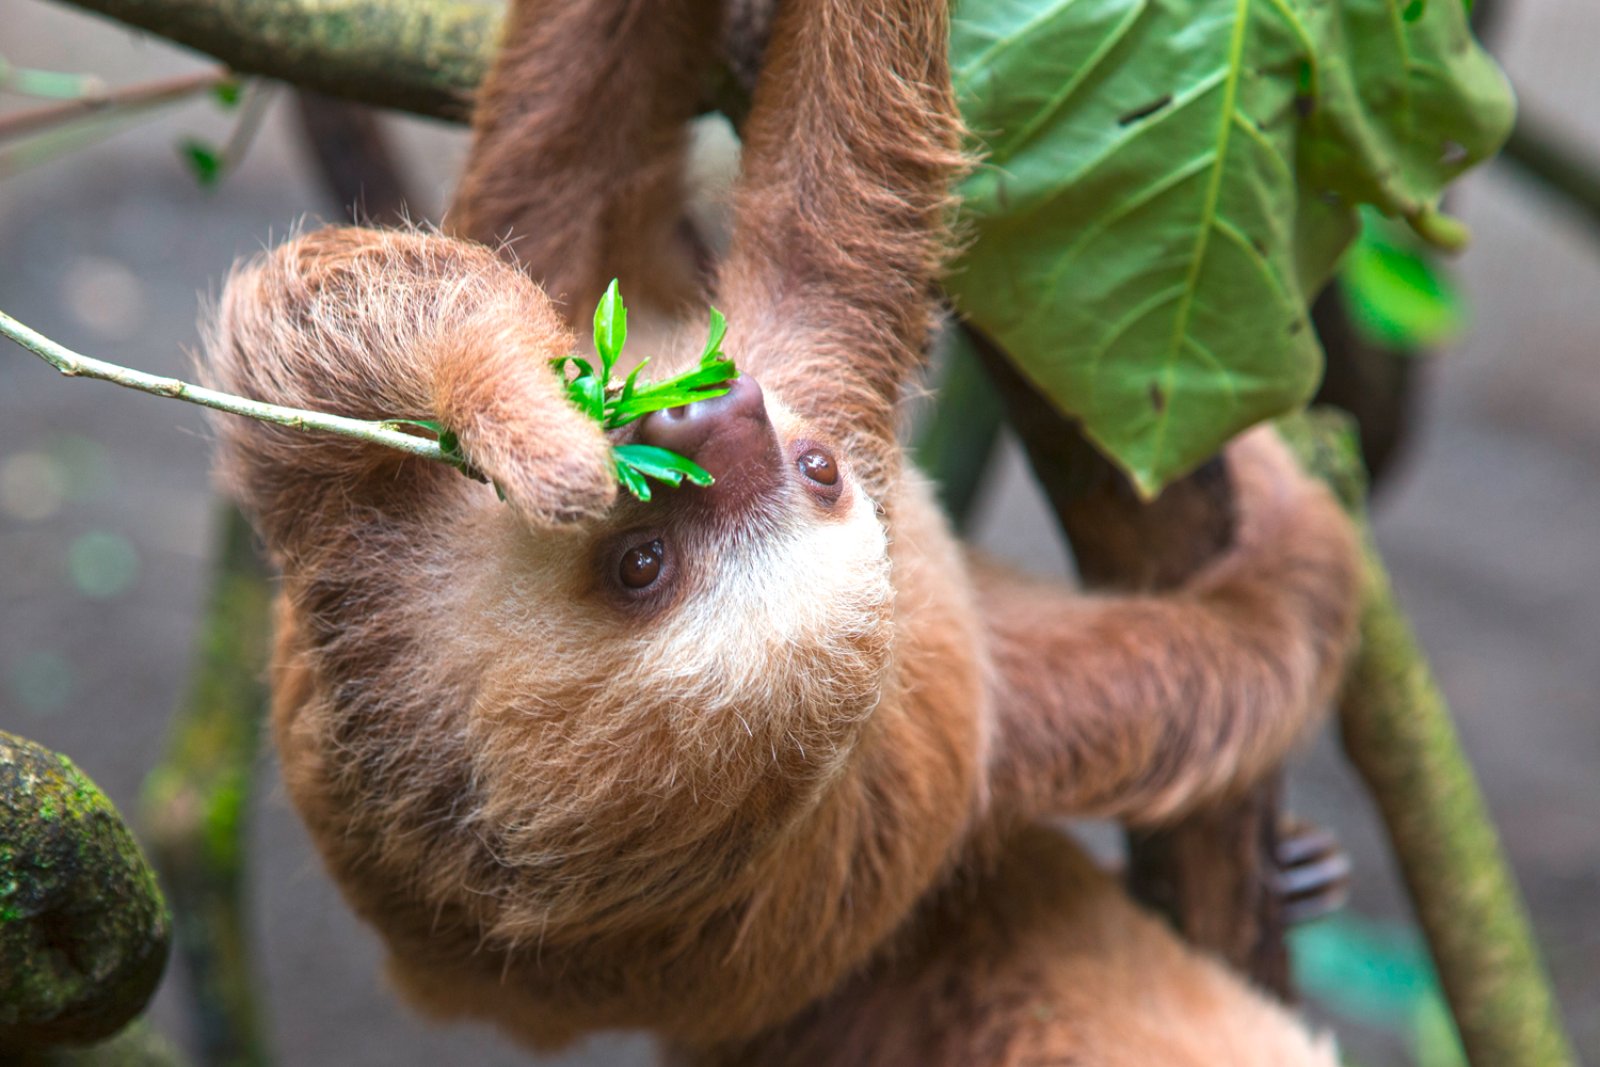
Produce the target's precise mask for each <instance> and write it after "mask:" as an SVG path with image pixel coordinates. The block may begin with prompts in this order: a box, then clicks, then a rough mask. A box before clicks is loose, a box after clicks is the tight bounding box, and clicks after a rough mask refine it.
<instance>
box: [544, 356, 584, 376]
mask: <svg viewBox="0 0 1600 1067" xmlns="http://www.w3.org/2000/svg"><path fill="white" fill-rule="evenodd" d="M569 363H570V364H572V365H573V366H574V367H576V368H578V376H579V377H580V378H581V377H583V376H585V375H588V376H589V377H591V378H592V377H594V367H592V366H590V365H589V361H588V360H586V359H579V358H578V357H577V356H561V357H559V358H557V359H552V360H551V361H550V365H551V366H552V367H554V368H555V369H556V371H557V373H560V374H565V373H566V370H567V364H569Z"/></svg>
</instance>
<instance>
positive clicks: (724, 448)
mask: <svg viewBox="0 0 1600 1067" xmlns="http://www.w3.org/2000/svg"><path fill="white" fill-rule="evenodd" d="M633 439H634V440H636V441H638V442H640V443H641V444H647V445H655V446H656V447H658V448H665V449H669V450H671V451H673V452H676V453H678V454H679V455H682V456H687V457H688V458H689V459H692V460H693V461H694V462H696V463H698V464H699V465H700V466H702V467H704V468H705V469H706V471H707V472H708V473H709V474H710V475H711V477H712V479H713V481H712V484H711V485H709V486H706V487H698V486H692V485H685V486H683V487H681V488H680V489H678V490H677V491H676V492H674V493H672V494H670V495H671V496H672V497H674V498H681V499H690V500H694V501H695V502H696V503H697V504H698V505H699V506H702V507H704V506H709V507H712V508H715V509H716V510H718V511H725V512H727V513H729V514H732V513H739V512H743V511H745V510H747V509H748V508H749V507H751V506H753V505H754V504H755V503H756V502H757V501H759V500H760V499H761V498H763V497H766V496H768V495H770V494H771V493H773V492H774V491H775V490H776V489H777V488H778V487H779V485H781V483H782V481H783V474H784V469H785V467H784V463H783V457H782V453H781V450H780V448H779V444H778V435H777V432H776V430H775V429H774V428H773V425H772V420H771V419H770V418H769V417H768V415H767V404H766V399H765V397H764V396H763V395H762V392H761V385H760V383H759V382H757V381H756V380H755V379H754V378H753V377H751V376H750V375H748V374H745V375H741V376H740V377H738V378H735V379H734V380H733V382H732V383H731V386H730V388H729V390H728V391H727V392H726V393H724V394H723V395H721V396H718V397H712V398H710V399H708V400H700V401H696V402H695V403H693V404H686V405H684V406H682V407H675V408H665V409H663V410H661V411H655V412H651V413H650V414H649V415H646V416H645V417H644V418H643V419H640V420H639V422H638V424H637V429H636V430H635V431H634V437H633Z"/></svg>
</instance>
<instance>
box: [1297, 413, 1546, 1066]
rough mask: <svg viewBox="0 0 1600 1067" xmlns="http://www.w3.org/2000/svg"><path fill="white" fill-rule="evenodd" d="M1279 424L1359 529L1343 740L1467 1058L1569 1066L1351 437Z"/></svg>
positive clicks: (1314, 421)
mask: <svg viewBox="0 0 1600 1067" xmlns="http://www.w3.org/2000/svg"><path fill="white" fill-rule="evenodd" d="M1280 428H1281V429H1282V430H1283V432H1284V436H1285V438H1286V439H1287V440H1289V442H1290V444H1291V445H1293V446H1294V447H1295V448H1296V450H1297V451H1298V452H1300V454H1301V456H1302V459H1303V461H1304V462H1305V463H1306V465H1307V467H1308V468H1309V469H1311V470H1313V471H1315V472H1316V473H1318V474H1321V475H1322V476H1324V477H1325V478H1327V479H1328V480H1329V481H1330V482H1331V483H1332V484H1333V485H1334V488H1335V490H1336V491H1337V492H1338V493H1339V494H1340V496H1341V498H1342V499H1343V500H1344V501H1345V504H1346V506H1347V507H1349V508H1350V509H1351V511H1352V513H1353V514H1355V515H1356V517H1357V519H1358V521H1361V522H1362V529H1363V532H1364V545H1365V547H1364V558H1365V576H1364V583H1365V595H1364V607H1363V609H1362V616H1361V648H1360V651H1359V652H1358V653H1357V655H1356V658H1355V661H1354V663H1353V664H1352V665H1351V670H1350V673H1349V675H1348V677H1347V678H1346V681H1345V687H1344V694H1343V697H1342V698H1341V701H1340V709H1339V710H1340V725H1341V728H1342V733H1343V738H1344V746H1345V752H1346V753H1347V754H1348V756H1349V758H1350V761H1351V763H1352V764H1354V765H1355V767H1356V769H1357V771H1358V772H1359V773H1360V774H1361V777H1362V779H1363V780H1364V781H1365V782H1366V785H1367V788H1368V790H1369V791H1370V792H1371V794H1372V797H1373V799H1374V800H1375V801H1376V802H1377V805H1378V809H1379V812H1380V813H1381V814H1382V817H1383V821H1384V825H1385V826H1386V827H1387V829H1388V833H1389V839H1390V842H1391V844H1392V846H1393V851H1394V855H1395V858H1396V860H1397V862H1398V863H1399V866H1400V871H1401V874H1402V875H1403V876H1404V878H1405V882H1406V887H1407V889H1408V890H1409V892H1410V895H1411V900H1412V904H1413V906H1414V907H1415V908H1416V912H1417V918H1418V919H1419V920H1420V921H1421V923H1422V928H1423V931H1424V932H1425V933H1426V934H1427V938H1428V946H1429V950H1430V951H1431V952H1432V954H1433V959H1434V963H1435V965H1436V966H1437V968H1438V971H1439V977H1440V981H1441V982H1442V984H1443V986H1444V990H1445V995H1446V996H1447V997H1448V999H1449V1001H1450V1008H1451V1012H1452V1014H1453V1015H1454V1016H1455V1020H1456V1024H1457V1026H1458V1027H1459V1029H1460V1033H1461V1044H1462V1047H1463V1048H1464V1049H1465V1050H1466V1053H1467V1058H1468V1060H1469V1061H1470V1062H1471V1063H1472V1064H1473V1067H1571V1065H1572V1064H1574V1062H1575V1061H1574V1059H1573V1055H1572V1050H1571V1049H1570V1048H1569V1047H1568V1044H1567V1040H1566V1037H1565V1035H1564V1032H1563V1029H1562V1025H1561V1019H1560V1016H1559V1015H1558V1013H1557V1011H1556V1006H1555V998H1554V996H1553V995H1552V993H1551V991H1550V983H1549V980H1548V978H1547V977H1546V976H1545V973H1544V969H1543V967H1542V966H1541V964H1540V962H1539V958H1538V954H1537V952H1536V951H1535V949H1534V944H1533V936H1532V933H1531V931H1530V930H1529V927H1528V921H1527V918H1526V916H1525V915H1524V913H1523V908H1522V903H1521V900H1520V899H1519V895H1518V892H1517V889H1516V885H1515V883H1514V882H1513V880H1512V878H1511V874H1510V871H1509V869H1508V868H1507V866H1506V861H1505V858H1504V856H1503V855H1502V854H1501V851H1500V844H1499V841H1498V839H1497V837H1496V834H1495V830H1494V824H1493V822H1492V821H1491V820H1490V817H1489V813H1488V811H1487V809H1486V808H1485V806H1484V803H1483V798H1482V796H1481V795H1480V794H1479V792H1478V786H1477V783H1476V781H1475V779H1474V778H1473V774H1472V768H1471V766H1470V765H1469V764H1468V762H1467V759H1466V756H1465V755H1464V754H1463V752H1462V751H1461V743H1460V741H1459V740H1458V739H1457V737H1456V732H1455V727H1454V726H1453V724H1452V723H1451V720H1450V711H1449V708H1448V706H1447V705H1446V704H1445V700H1444V695H1443V694H1442V693H1441V692H1440V691H1439V687H1438V684H1437V683H1436V682H1435V681H1434V678H1433V675H1432V672H1431V671H1430V670H1429V668H1428V662H1427V659H1426V658H1425V657H1424V655H1423V652H1422V650H1421V649H1420V648H1419V647H1418V646H1417V642H1416V638H1415V637H1414V636H1413V635H1412V632H1411V627H1410V624H1409V623H1408V622H1407V621H1406V618H1405V614H1404V613H1403V612H1402V611H1401V609H1400V607H1399V605H1398V603H1397V602H1396V600H1395V595H1394V590H1393V588H1392V587H1391V586H1390V583H1389V575H1388V572H1387V571H1386V570H1385V568H1384V565H1383V560H1382V559H1381V558H1380V557H1379V555H1378V552H1377V548H1376V546H1375V545H1374V543H1373V540H1372V536H1371V531H1370V530H1369V529H1367V528H1366V526H1365V521H1364V516H1363V509H1362V506H1361V503H1360V502H1361V499H1362V496H1363V486H1362V478H1361V475H1360V473H1359V460H1358V459H1357V458H1356V457H1357V455H1358V453H1357V451H1356V446H1355V444H1354V436H1353V434H1352V433H1351V432H1349V431H1348V430H1347V429H1345V428H1344V427H1339V428H1338V429H1333V428H1331V427H1330V424H1329V423H1328V422H1327V421H1325V420H1324V419H1323V418H1320V417H1318V418H1311V417H1300V418H1296V419H1288V420H1283V422H1281V423H1280Z"/></svg>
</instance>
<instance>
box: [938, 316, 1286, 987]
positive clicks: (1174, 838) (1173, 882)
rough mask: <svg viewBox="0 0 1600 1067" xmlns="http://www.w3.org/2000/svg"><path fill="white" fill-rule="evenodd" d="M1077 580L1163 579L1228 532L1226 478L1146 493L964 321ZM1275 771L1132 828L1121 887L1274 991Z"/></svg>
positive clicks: (1193, 562) (1278, 923)
mask: <svg viewBox="0 0 1600 1067" xmlns="http://www.w3.org/2000/svg"><path fill="white" fill-rule="evenodd" d="M968 333H969V336H971V338H972V340H973V342H974V344H975V346H976V348H977V350H978V352H979V354H980V356H981V357H982V359H983V364H984V369H985V370H986V371H987V372H988V373H989V376H990V378H991V380H993V382H994V383H995V385H996V386H997V388H998V390H999V393H1000V396H1001V398H1002V399H1003V401H1004V404H1005V408H1006V412H1007V416H1008V418H1009V421H1010V423H1011V425H1012V427H1013V428H1014V429H1015V430H1016V431H1017V434H1018V436H1019V437H1020V438H1021V439H1022V443H1023V446H1024V448H1026V449H1027V452H1028V458H1029V461H1030V462H1031V463H1032V466H1033V471H1034V475H1035V477H1037V478H1038V479H1039V482H1040V484H1041V485H1042V486H1043V488H1044V490H1045V495H1046V496H1047V497H1048V498H1049V499H1050V503H1051V505H1052V506H1053V507H1054V509H1055V512H1056V517H1057V519H1058V521H1059V522H1060V524H1061V528H1062V530H1063V531H1064V532H1065V533H1066V535H1067V538H1068V540H1069V541H1070V542H1071V543H1072V550H1073V555H1074V556H1075V557H1076V559H1077V562H1078V572H1079V574H1080V576H1081V577H1082V578H1083V580H1084V582H1085V584H1086V585H1089V586H1092V587H1101V588H1119V589H1168V588H1171V587H1173V586H1175V585H1178V584H1180V583H1182V582H1183V581H1184V580H1186V579H1187V578H1188V577H1189V576H1190V575H1192V574H1193V573H1194V572H1195V571H1197V570H1199V569H1200V568H1201V567H1203V566H1204V565H1205V564H1206V563H1207V562H1209V561H1210V560H1211V559H1212V558H1213V557H1215V556H1216V555H1218V554H1219V553H1221V552H1222V551H1224V550H1225V549H1226V548H1227V547H1228V546H1229V545H1230V544H1231V543H1232V540H1233V528H1234V507H1233V491H1232V484H1231V482H1230V481H1229V479H1228V475H1227V470H1226V468H1225V467H1224V466H1223V465H1222V464H1221V463H1218V462H1213V463H1211V464H1208V465H1206V466H1204V467H1202V468H1200V469H1199V470H1198V471H1196V472H1195V473H1194V474H1191V475H1190V476H1189V477H1187V478H1184V479H1182V480H1180V481H1178V482H1176V483H1174V484H1173V485H1171V486H1169V487H1167V489H1166V490H1165V491H1164V492H1163V493H1162V494H1161V495H1160V496H1159V497H1157V498H1156V499H1155V500H1153V501H1150V502H1148V503H1147V502H1144V501H1142V500H1140V499H1139V496H1138V494H1137V493H1136V492H1135V491H1134V489H1133V486H1132V484H1131V483H1130V482H1129V481H1128V480H1127V478H1125V477H1124V476H1123V475H1121V474H1120V473H1119V472H1118V471H1117V470H1116V469H1115V468H1114V467H1112V465H1111V464H1110V462H1109V461H1107V460H1106V459H1105V458H1104V457H1102V456H1101V455H1100V453H1099V452H1098V451H1097V450H1096V449H1095V448H1094V446H1093V445H1091V444H1090V443H1089V442H1088V441H1087V440H1086V439H1085V438H1084V437H1083V435H1082V434H1081V433H1080V432H1079V430H1078V428H1077V425H1076V424H1075V423H1073V422H1071V421H1070V420H1068V419H1066V418H1065V417H1063V416H1062V415H1061V414H1060V412H1058V411H1057V410H1056V409H1055V407H1054V406H1053V405H1052V404H1051V403H1050V402H1049V401H1048V400H1046V399H1045V398H1044V397H1043V396H1042V395H1041V394H1040V393H1039V392H1038V391H1037V390H1036V389H1034V388H1033V386H1032V385H1031V384H1030V383H1029V382H1028V381H1027V380H1026V379H1024V378H1023V377H1022V375H1021V373H1020V372H1018V371H1017V369H1016V368H1015V366H1013V365H1012V363H1011V361H1010V358H1009V357H1008V356H1006V354H1005V353H1004V352H1002V351H1000V350H999V348H998V347H997V346H996V345H995V344H994V343H993V342H992V341H991V340H989V339H988V338H987V337H984V336H983V335H982V334H980V333H978V332H977V331H975V330H972V329H971V328H970V327H968ZM1280 791H1281V785H1280V781H1279V779H1278V776H1276V775H1275V776H1273V777H1272V778H1271V779H1269V780H1268V781H1265V782H1263V783H1261V784H1259V785H1257V786H1256V787H1254V788H1253V789H1250V790H1248V791H1246V792H1245V793H1244V794H1243V795H1241V796H1239V797H1235V798H1231V799H1229V800H1226V801H1223V802H1221V803H1218V804H1215V805H1213V806H1212V807H1211V808H1209V809H1208V810H1206V811H1202V812H1195V813H1193V814H1191V815H1190V816H1188V817H1186V818H1184V819H1183V820H1181V821H1179V822H1177V823H1175V824H1173V825H1172V826H1168V827H1163V828H1162V829H1160V830H1150V831H1142V832H1139V833H1136V834H1130V835H1129V839H1128V845H1129V870H1128V873H1129V887H1130V889H1131V890H1132V892H1133V893H1134V895H1135V896H1136V897H1138V898H1139V899H1140V900H1141V901H1143V902H1144V903H1145V904H1147V905H1149V906H1151V907H1153V908H1155V909H1157V910H1159V911H1161V912H1162V913H1164V914H1165V915H1166V916H1167V917H1168V918H1169V919H1170V920H1171V921H1172V923H1173V925H1174V926H1175V927H1176V928H1177V929H1178V930H1179V931H1180V932H1182V933H1183V935H1184V936H1185V937H1186V938H1187V939H1188V940H1189V941H1191V942H1192V943H1194V944H1197V945H1199V946H1201V947H1202V948H1206V949H1209V950H1211V951H1212V952H1215V953H1217V954H1218V955H1219V956H1221V957H1222V958H1223V959H1225V960H1227V961H1228V962H1229V963H1231V964H1232V965H1233V966H1234V967H1236V968H1238V969H1239V970H1240V971H1242V972H1244V973H1245V974H1248V975H1249V976H1250V977H1251V978H1252V979H1253V980H1254V981H1255V982H1256V983H1257V984H1259V985H1260V986H1262V987H1263V988H1265V989H1269V990H1271V991H1273V992H1274V993H1276V994H1277V995H1278V996H1280V997H1282V998H1284V999H1289V998H1290V996H1291V995H1292V988H1291V984H1290V975H1289V957H1288V951H1287V948H1286V947H1285V944H1284V940H1283V931H1284V917H1283V907H1282V902H1281V900H1280V899H1279V897H1278V895H1277V893H1275V892H1274V891H1273V889H1272V878H1271V875H1272V873H1273V872H1274V871H1275V864H1276V859H1275V855H1274V854H1275V852H1276V846H1277V834H1278V823H1279V793H1280Z"/></svg>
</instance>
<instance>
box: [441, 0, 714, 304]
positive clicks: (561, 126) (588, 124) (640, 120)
mask: <svg viewBox="0 0 1600 1067" xmlns="http://www.w3.org/2000/svg"><path fill="white" fill-rule="evenodd" d="M721 6H722V5H721V4H720V3H719V2H717V0H648V2H647V0H516V2H514V3H513V4H512V5H511V11H510V13H509V14H508V15H507V18H506V26H505V31H504V44H503V45H502V48H501V52H500V54H499V56H498V58H497V59H496V61H495V65H494V68H493V69H492V70H491V71H490V73H489V76H488V77H487V78H486V79H485V81H484V84H483V87H482V88H481V89H480V90H479V94H478V99H477V103H476V108H475V110H474V112H473V142H472V150H471V152H470V154H469V156H468V158H467V167H466V171H465V173H464V175H463V176H462V179H461V184H460V187H459V189H458V190H457V192H456V199H455V204H454V206H453V207H452V208H451V211H450V214H449V217H448V218H447V220H446V221H447V224H448V225H449V226H450V228H451V230H452V231H453V232H454V233H457V234H459V235H460V236H463V237H468V238H471V239H472V240H475V241H481V242H483V243H485V244H489V245H492V246H499V245H500V244H501V242H505V247H506V248H508V249H509V251H510V252H511V253H512V254H513V255H514V256H515V258H516V260H517V262H518V263H519V264H520V265H521V266H522V267H523V268H524V269H525V270H526V271H527V272H528V274H529V275H530V276H531V277H532V278H533V279H534V280H535V281H537V282H540V283H541V284H542V285H543V286H544V287H545V290H546V291H547V292H548V293H549V295H550V297H551V299H553V300H556V301H560V302H562V304H563V309H564V311H565V312H566V314H567V315H568V317H569V319H571V320H572V321H574V322H577V320H580V319H582V317H583V316H585V315H587V314H588V313H589V312H590V310H592V309H593V308H594V305H595V300H596V299H597V298H598V297H599V295H600V292H601V290H602V288H603V287H604V286H605V284H606V282H607V281H608V280H609V279H611V278H612V277H619V278H620V279H621V283H622V292H623V295H624V296H625V297H626V298H627V299H628V301H629V302H630V303H634V304H638V303H652V302H653V303H657V304H669V305H670V304H675V303H678V302H681V301H682V300H685V299H688V298H689V297H691V296H695V295H698V294H697V293H696V291H695V290H696V284H695V283H696V278H695V274H696V271H695V264H694V263H693V262H692V261H691V260H692V257H691V252H692V249H693V245H692V243H691V242H689V241H686V240H685V238H684V235H683V232H682V224H681V221H680V220H681V218H682V211H683V203H682V202H683V190H682V183H683V155H684V147H685V142H686V137H687V130H686V126H685V124H686V123H687V122H688V121H689V120H690V119H691V118H693V117H694V114H695V111H696V108H697V106H698V105H699V103H700V101H701V97H702V95H703V91H704V87H705V85H706V83H707V77H708V75H709V74H710V72H711V71H712V70H713V69H714V68H715V64H716V60H717V39H718V24H719V21H720V18H721Z"/></svg>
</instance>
